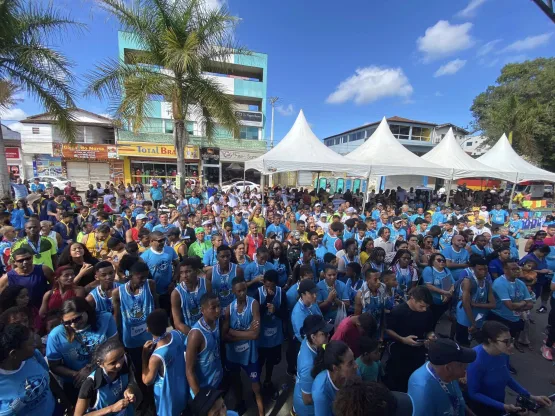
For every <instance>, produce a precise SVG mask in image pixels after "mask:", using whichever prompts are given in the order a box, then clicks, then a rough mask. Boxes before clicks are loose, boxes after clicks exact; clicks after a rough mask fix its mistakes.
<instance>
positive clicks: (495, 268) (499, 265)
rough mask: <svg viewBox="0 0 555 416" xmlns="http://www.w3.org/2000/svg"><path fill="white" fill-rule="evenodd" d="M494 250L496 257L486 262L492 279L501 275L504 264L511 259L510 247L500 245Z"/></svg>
mask: <svg viewBox="0 0 555 416" xmlns="http://www.w3.org/2000/svg"><path fill="white" fill-rule="evenodd" d="M496 252H497V258H495V259H493V260H492V261H490V262H489V263H488V270H489V274H490V275H491V278H492V279H493V280H495V279H497V278H498V277H499V276H502V275H503V267H504V264H505V263H506V262H508V261H509V260H510V259H511V249H510V248H509V247H500V248H499V249H498V250H497V251H496ZM480 257H481V256H480ZM513 260H514V259H513Z"/></svg>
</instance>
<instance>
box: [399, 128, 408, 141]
mask: <svg viewBox="0 0 555 416" xmlns="http://www.w3.org/2000/svg"><path fill="white" fill-rule="evenodd" d="M409 136H410V127H409V126H399V139H403V140H409Z"/></svg>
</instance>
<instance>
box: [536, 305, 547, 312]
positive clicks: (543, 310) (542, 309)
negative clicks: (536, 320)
mask: <svg viewBox="0 0 555 416" xmlns="http://www.w3.org/2000/svg"><path fill="white" fill-rule="evenodd" d="M536 312H537V313H546V312H547V308H546V307H545V306H540V307H539V308H538V309H536Z"/></svg>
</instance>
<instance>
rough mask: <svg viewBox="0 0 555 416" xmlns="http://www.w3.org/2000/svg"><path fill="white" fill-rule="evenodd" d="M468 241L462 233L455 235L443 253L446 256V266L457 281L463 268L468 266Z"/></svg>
mask: <svg viewBox="0 0 555 416" xmlns="http://www.w3.org/2000/svg"><path fill="white" fill-rule="evenodd" d="M465 246H466V241H465V239H464V237H463V236H462V235H455V236H454V237H453V239H452V240H451V245H449V246H446V247H445V248H444V249H443V250H442V251H441V254H443V256H444V257H445V260H446V262H447V264H446V266H447V268H448V269H449V271H450V272H451V275H452V276H453V279H455V281H457V280H459V279H460V275H461V272H462V271H463V269H465V268H467V267H468V259H469V255H468V251H466V248H465Z"/></svg>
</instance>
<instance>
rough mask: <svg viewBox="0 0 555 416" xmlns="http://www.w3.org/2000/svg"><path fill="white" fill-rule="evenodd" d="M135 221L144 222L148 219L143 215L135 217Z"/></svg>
mask: <svg viewBox="0 0 555 416" xmlns="http://www.w3.org/2000/svg"><path fill="white" fill-rule="evenodd" d="M135 219H137V220H146V219H148V217H147V216H146V215H145V214H139V215H137V216H136V217H135Z"/></svg>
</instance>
